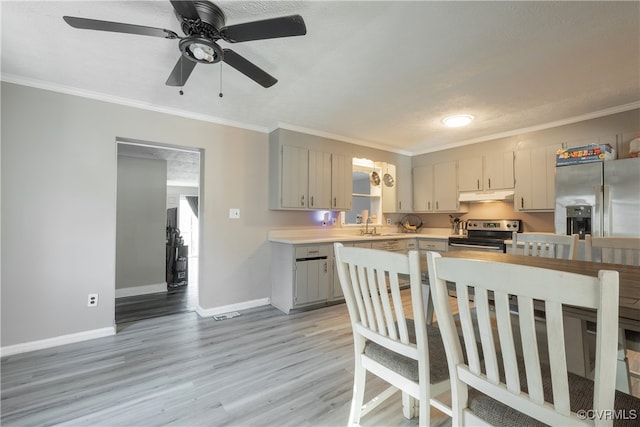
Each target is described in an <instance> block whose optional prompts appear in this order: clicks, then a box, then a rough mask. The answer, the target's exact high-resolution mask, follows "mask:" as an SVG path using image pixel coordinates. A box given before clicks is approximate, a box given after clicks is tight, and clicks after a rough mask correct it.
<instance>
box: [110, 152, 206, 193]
mask: <svg viewBox="0 0 640 427" xmlns="http://www.w3.org/2000/svg"><path fill="white" fill-rule="evenodd" d="M118 155H119V156H127V157H139V158H143V159H154V160H165V161H166V162H167V185H170V186H179V187H180V186H183V187H199V186H200V153H199V152H197V151H188V150H179V149H174V148H168V147H167V148H164V147H159V146H149V145H144V144H139V143H119V144H118Z"/></svg>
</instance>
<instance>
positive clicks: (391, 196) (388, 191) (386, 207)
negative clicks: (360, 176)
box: [380, 163, 398, 212]
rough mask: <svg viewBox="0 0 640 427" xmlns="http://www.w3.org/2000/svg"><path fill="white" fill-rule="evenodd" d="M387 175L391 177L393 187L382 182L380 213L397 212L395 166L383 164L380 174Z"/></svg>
mask: <svg viewBox="0 0 640 427" xmlns="http://www.w3.org/2000/svg"><path fill="white" fill-rule="evenodd" d="M387 173H388V174H389V175H391V176H392V177H393V179H394V182H393V187H389V186H387V185H386V184H385V183H384V180H383V182H382V183H381V184H380V185H382V212H398V198H397V183H398V182H397V180H396V165H392V164H389V163H385V164H384V165H383V167H382V174H383V176H384V174H387Z"/></svg>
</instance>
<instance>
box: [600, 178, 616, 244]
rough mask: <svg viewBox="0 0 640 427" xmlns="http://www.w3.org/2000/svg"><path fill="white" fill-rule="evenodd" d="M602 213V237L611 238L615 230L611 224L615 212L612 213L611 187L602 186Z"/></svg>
mask: <svg viewBox="0 0 640 427" xmlns="http://www.w3.org/2000/svg"><path fill="white" fill-rule="evenodd" d="M601 194H602V206H601V209H602V212H603V213H604V215H603V216H602V235H603V236H611V230H612V229H613V227H612V224H611V219H612V218H613V212H611V209H612V205H611V186H610V185H603V186H602V193H601Z"/></svg>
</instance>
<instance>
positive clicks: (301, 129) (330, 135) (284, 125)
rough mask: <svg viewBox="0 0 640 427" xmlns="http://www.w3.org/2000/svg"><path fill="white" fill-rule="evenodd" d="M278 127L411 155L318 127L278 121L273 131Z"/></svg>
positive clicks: (408, 154)
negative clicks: (317, 128)
mask: <svg viewBox="0 0 640 427" xmlns="http://www.w3.org/2000/svg"><path fill="white" fill-rule="evenodd" d="M276 129H286V130H290V131H294V132H300V133H305V134H308V135H314V136H319V137H322V138H328V139H335V140H337V141H342V142H348V143H350V144H355V145H360V146H363V147H367V148H375V149H378V150H383V151H388V152H391V153H397V154H403V155H405V156H411V152H410V151H407V150H400V149H398V148H395V147H390V146H388V145H384V144H376V143H373V142H368V141H363V140H361V139H356V138H349V137H346V136H342V135H336V134H333V133H329V132H323V131H321V130H316V129H310V128H305V127H302V126H296V125H292V124H289V123H283V122H278V124H277V126H276V127H275V128H273V129H271V132H273V131H274V130H276Z"/></svg>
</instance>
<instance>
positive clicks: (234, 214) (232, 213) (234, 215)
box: [229, 208, 240, 219]
mask: <svg viewBox="0 0 640 427" xmlns="http://www.w3.org/2000/svg"><path fill="white" fill-rule="evenodd" d="M229 218H231V219H240V209H234V208H232V209H229Z"/></svg>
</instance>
